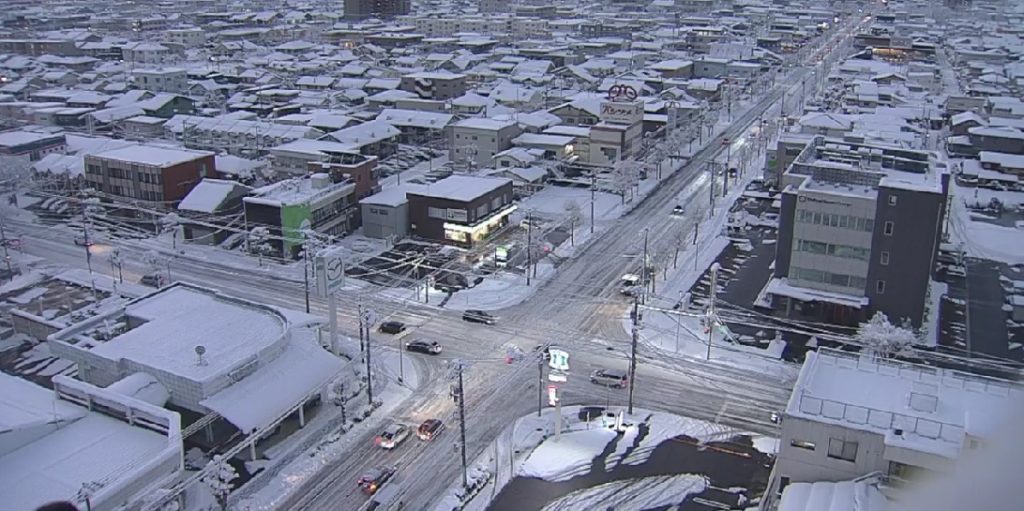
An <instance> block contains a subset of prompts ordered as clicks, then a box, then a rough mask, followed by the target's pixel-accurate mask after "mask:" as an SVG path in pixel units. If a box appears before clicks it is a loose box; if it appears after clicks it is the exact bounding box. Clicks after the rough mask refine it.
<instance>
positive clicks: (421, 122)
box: [377, 108, 455, 130]
mask: <svg viewBox="0 0 1024 511" xmlns="http://www.w3.org/2000/svg"><path fill="white" fill-rule="evenodd" d="M454 117H455V116H454V115H451V114H442V113H437V112H424V111H421V110H403V109H398V108H385V109H384V110H383V111H381V113H380V115H378V116H377V120H378V121H385V122H387V123H389V124H391V125H393V126H398V127H403V126H405V127H412V128H426V129H435V130H440V129H444V127H445V126H448V124H449V123H451V121H452V118H454Z"/></svg>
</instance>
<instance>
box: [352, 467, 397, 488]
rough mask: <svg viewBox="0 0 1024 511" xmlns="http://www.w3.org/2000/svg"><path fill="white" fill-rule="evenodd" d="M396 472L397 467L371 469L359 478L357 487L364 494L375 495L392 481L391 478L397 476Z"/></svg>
mask: <svg viewBox="0 0 1024 511" xmlns="http://www.w3.org/2000/svg"><path fill="white" fill-rule="evenodd" d="M395 471H396V468H395V467H383V466H382V467H374V468H371V469H370V470H368V471H366V473H364V474H363V475H361V476H359V480H358V481H357V482H356V485H358V486H359V488H360V489H361V490H363V492H364V493H367V494H369V495H373V494H374V493H377V490H378V489H380V487H381V486H384V483H386V482H388V481H389V480H391V477H392V476H394V475H395Z"/></svg>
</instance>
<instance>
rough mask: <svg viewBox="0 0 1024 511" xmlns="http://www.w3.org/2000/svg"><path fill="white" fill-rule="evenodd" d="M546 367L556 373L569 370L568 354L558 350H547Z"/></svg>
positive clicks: (552, 348)
mask: <svg viewBox="0 0 1024 511" xmlns="http://www.w3.org/2000/svg"><path fill="white" fill-rule="evenodd" d="M548 367H550V368H551V369H554V370H556V371H568V370H569V352H568V351H565V350H563V349H560V348H555V347H551V348H548Z"/></svg>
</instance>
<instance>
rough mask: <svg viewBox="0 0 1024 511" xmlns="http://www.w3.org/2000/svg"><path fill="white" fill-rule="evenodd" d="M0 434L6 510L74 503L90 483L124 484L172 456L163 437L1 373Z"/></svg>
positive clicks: (0, 484)
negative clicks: (145, 466) (147, 465)
mask: <svg viewBox="0 0 1024 511" xmlns="http://www.w3.org/2000/svg"><path fill="white" fill-rule="evenodd" d="M8 425H11V426H14V427H13V428H12V429H11V430H8V429H7V426H8ZM26 429H35V431H26ZM0 431H3V433H0V488H3V489H4V496H3V502H4V507H5V508H9V509H35V508H37V507H39V506H41V505H43V504H45V503H47V502H53V501H54V500H61V499H68V500H73V499H74V497H75V495H76V493H77V492H78V491H79V490H80V489H81V488H82V485H83V484H84V483H87V482H89V481H103V480H107V479H108V478H109V482H108V484H114V485H117V484H122V483H123V482H125V481H126V480H131V478H132V477H133V476H134V473H135V472H136V471H137V470H138V469H133V467H137V466H139V464H142V463H146V462H149V461H152V460H154V459H155V457H156V456H158V455H160V454H163V453H166V452H167V451H166V450H167V449H168V439H167V437H166V436H165V435H164V434H161V433H157V432H154V431H150V430H149V429H145V428H141V427H137V426H132V425H129V424H128V423H127V422H124V421H122V420H118V419H115V418H113V417H109V416H106V415H103V414H101V413H98V412H89V411H88V410H87V409H86V408H84V407H78V406H74V405H72V404H70V403H69V402H68V401H64V400H58V399H57V398H56V395H55V394H54V392H53V391H52V390H50V389H46V388H43V387H40V386H38V385H36V384H34V383H30V382H28V381H25V380H22V379H20V378H17V377H14V376H9V375H6V374H0ZM15 436H17V437H18V438H14V437H15ZM4 437H6V438H4ZM180 442H181V440H180V439H179V440H178V444H179V445H180ZM96 504H97V503H96V502H95V501H94V505H96Z"/></svg>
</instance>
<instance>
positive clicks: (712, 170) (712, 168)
mask: <svg viewBox="0 0 1024 511" xmlns="http://www.w3.org/2000/svg"><path fill="white" fill-rule="evenodd" d="M708 172H710V173H711V187H710V190H711V211H709V212H708V214H709V215H714V212H715V162H714V161H710V162H708Z"/></svg>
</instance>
